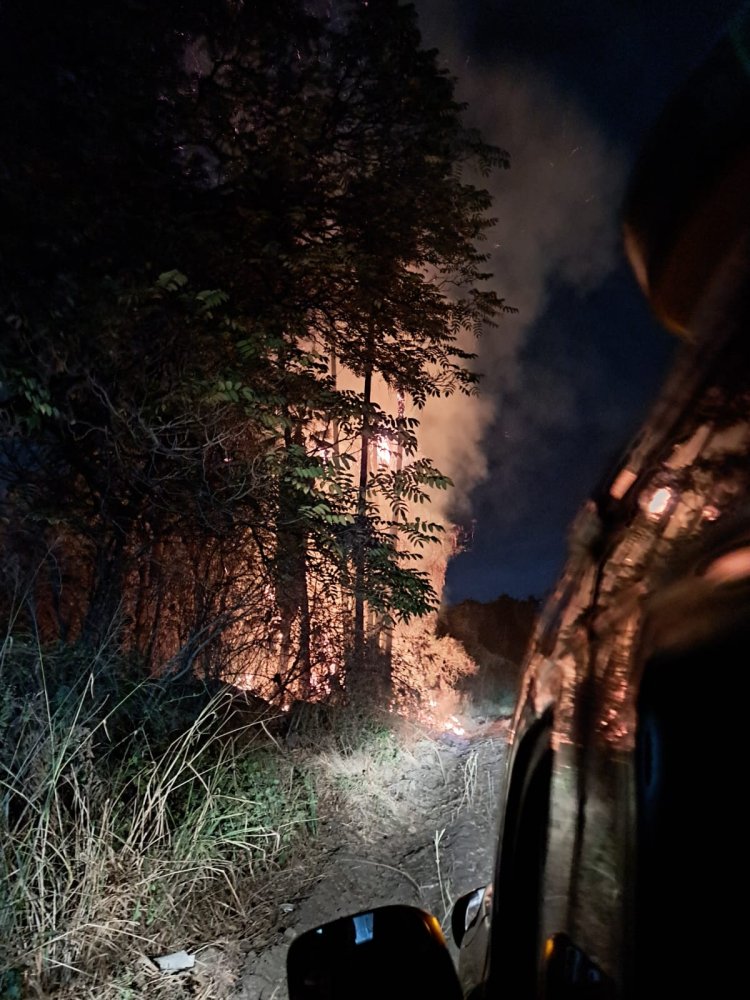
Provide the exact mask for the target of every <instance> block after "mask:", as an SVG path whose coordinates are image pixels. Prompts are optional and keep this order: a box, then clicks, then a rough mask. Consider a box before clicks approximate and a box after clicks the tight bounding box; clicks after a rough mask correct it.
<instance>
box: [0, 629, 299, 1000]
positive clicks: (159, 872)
mask: <svg viewBox="0 0 750 1000" xmlns="http://www.w3.org/2000/svg"><path fill="white" fill-rule="evenodd" d="M27 652H28V650H27ZM31 666H32V667H33V670H34V672H35V673H36V674H37V677H38V679H39V680H40V682H41V684H40V688H39V692H38V694H36V695H32V694H29V692H28V684H27V691H26V692H25V693H24V692H23V690H22V683H21V682H22V680H23V678H22V677H21V676H20V675H19V673H18V670H19V668H22V669H24V670H26V669H28V667H29V658H28V656H25V657H22V658H20V659H19V658H18V657H16V658H14V657H13V656H12V655H10V653H9V649H8V647H7V646H6V647H5V655H4V656H3V657H1V658H0V690H2V691H4V702H3V704H2V709H1V710H0V727H1V729H0V737H4V740H3V743H2V746H3V750H2V754H1V755H0V804H1V805H2V812H0V834H2V849H1V850H0V882H2V885H3V898H2V905H1V906H0V996H2V997H3V1000H15V998H16V997H17V998H19V1000H20V997H25V996H43V995H46V994H47V993H50V992H55V995H56V996H58V997H60V998H63V997H69V998H71V1000H73V998H74V997H75V998H76V1000H81V998H86V997H91V998H94V997H96V998H97V1000H125V998H127V997H131V996H132V997H135V996H142V995H148V996H155V997H160V996H164V997H172V996H176V995H178V994H177V993H175V990H176V989H177V988H178V983H177V979H178V978H179V977H167V976H161V975H160V974H158V972H157V971H156V970H155V968H154V966H153V964H152V963H151V961H150V960H149V959H148V958H147V957H146V956H149V955H151V956H153V955H156V954H163V953H165V952H171V951H175V950H180V949H183V948H184V949H185V950H187V951H189V952H192V951H195V950H197V949H198V948H199V947H200V946H201V945H205V943H206V942H207V941H211V940H212V938H213V939H216V938H217V937H220V936H221V935H222V934H223V933H224V931H225V928H227V926H229V925H235V926H236V928H237V931H238V933H237V937H238V938H239V937H240V936H241V934H240V932H239V930H240V927H241V925H242V924H243V923H244V922H246V920H247V911H248V897H249V896H250V895H251V894H250V892H249V891H248V890H249V887H250V886H252V884H253V883H254V882H255V881H256V880H258V879H259V877H261V876H263V875H265V874H267V873H269V872H272V871H274V870H276V869H277V868H278V867H279V866H280V865H282V864H283V863H284V861H285V860H287V858H288V856H289V852H290V851H291V850H292V848H293V846H294V844H295V842H296V841H297V840H298V839H299V837H300V836H304V835H305V833H308V832H310V830H311V829H312V828H313V827H314V824H315V799H314V793H313V788H312V783H311V781H310V780H309V778H307V777H306V776H305V774H304V773H303V772H302V771H300V770H299V768H298V767H297V766H296V765H295V764H294V763H293V762H292V761H291V760H290V759H289V758H288V756H286V755H283V754H280V753H279V751H278V749H277V748H276V747H274V746H268V745H267V741H266V745H261V742H260V740H258V741H257V745H256V744H255V743H254V741H253V739H252V735H253V734H250V736H249V737H248V738H246V739H245V740H244V741H243V746H242V749H241V750H238V749H237V747H236V744H235V743H234V742H233V741H229V742H225V741H223V740H219V739H217V738H216V736H215V735H214V734H215V731H216V719H217V716H218V715H219V711H218V710H219V708H220V706H219V705H217V703H216V702H211V703H209V704H208V705H207V706H206V707H205V708H204V709H203V711H202V712H200V714H199V715H198V717H197V718H196V719H194V721H193V722H192V723H191V724H190V725H189V726H187V728H185V729H184V731H183V732H182V733H180V734H179V735H178V736H177V737H176V738H174V739H173V740H172V741H171V742H169V743H167V744H166V745H165V746H164V747H163V748H155V747H153V746H152V745H151V744H150V743H149V742H148V741H147V739H146V738H145V737H144V736H143V734H140V735H139V733H138V732H136V733H130V734H129V736H128V740H127V743H126V745H125V747H124V748H123V747H122V746H119V749H118V747H117V745H116V744H115V746H114V748H113V744H112V739H114V731H115V728H116V724H117V712H116V711H115V708H114V707H112V708H108V707H107V706H106V705H104V706H103V704H102V702H101V701H100V700H98V696H97V684H96V678H95V676H94V672H93V668H92V670H91V672H90V673H88V674H86V673H83V674H82V675H81V676H82V680H80V681H79V682H78V683H77V684H75V685H74V686H73V687H72V688H69V689H67V690H62V691H61V689H60V687H59V685H58V686H57V687H55V686H53V683H52V674H53V673H54V666H55V665H54V664H50V663H48V662H46V660H45V657H44V656H43V655H42V652H41V651H38V655H36V658H35V660H34V661H33V662H32V664H31ZM96 669H97V670H99V669H102V663H101V662H100V663H98V664H97V668H96ZM58 673H59V672H58ZM105 701H106V699H105ZM110 729H111V730H112V734H110ZM259 731H260V732H261V733H262V729H260V727H259ZM110 735H111V736H112V739H110V738H109V737H110ZM115 750H117V752H114V751H115ZM123 751H124V752H123ZM227 974H228V973H227V971H226V969H225V968H222V966H221V963H218V965H217V963H216V962H214V963H213V965H212V966H211V967H210V969H208V970H207V969H206V968H201V967H198V969H197V971H196V972H195V974H191V980H192V985H191V987H190V989H191V994H190V995H191V996H202V995H205V996H209V995H210V996H213V997H218V996H220V995H223V994H222V992H221V990H222V989H223V987H221V988H220V983H219V981H218V980H220V979H222V977H223V978H224V979H226V976H227ZM217 977H218V978H217ZM201 983H202V984H203V985H201ZM206 990H208V992H206ZM211 991H213V992H211Z"/></svg>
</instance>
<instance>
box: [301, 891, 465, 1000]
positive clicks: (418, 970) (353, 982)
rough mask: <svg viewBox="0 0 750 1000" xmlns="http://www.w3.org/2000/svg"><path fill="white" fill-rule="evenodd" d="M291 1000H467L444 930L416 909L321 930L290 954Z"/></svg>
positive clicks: (346, 920)
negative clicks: (463, 999)
mask: <svg viewBox="0 0 750 1000" xmlns="http://www.w3.org/2000/svg"><path fill="white" fill-rule="evenodd" d="M287 984H288V987H289V1000H351V998H352V997H357V1000H375V998H377V1000H382V998H383V997H388V1000H418V998H420V997H426V996H428V997H430V1000H461V997H462V991H461V987H460V986H459V982H458V976H457V975H456V970H455V968H454V966H453V961H452V960H451V957H450V954H449V953H448V948H447V946H446V943H445V938H444V937H443V932H442V931H441V929H440V924H439V923H438V921H437V920H436V919H435V917H433V916H432V915H431V914H429V913H426V912H425V911H424V910H419V909H417V908H416V907H413V906H381V907H378V908H377V909H374V910H367V911H365V912H363V913H357V914H354V915H353V916H350V917H342V918H341V919H339V920H334V921H332V922H331V923H328V924H323V925H322V926H320V927H315V928H313V929H312V930H310V931H306V932H305V933H304V934H301V935H300V936H299V937H298V938H296V939H295V940H294V941H293V942H292V944H291V945H290V947H289V952H288V954H287Z"/></svg>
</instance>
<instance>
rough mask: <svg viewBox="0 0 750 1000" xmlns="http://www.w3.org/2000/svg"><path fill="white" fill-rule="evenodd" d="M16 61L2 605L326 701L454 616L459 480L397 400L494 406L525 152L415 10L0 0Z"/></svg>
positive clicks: (344, 2)
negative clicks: (442, 496)
mask: <svg viewBox="0 0 750 1000" xmlns="http://www.w3.org/2000/svg"><path fill="white" fill-rule="evenodd" d="M0 74H1V79H0V94H1V96H0V102H1V104H0V117H1V119H2V122H1V128H2V133H1V134H2V136H3V143H2V148H1V149H0V178H1V179H2V187H1V190H0V197H1V198H2V206H1V211H2V217H3V226H2V230H0V322H1V323H2V327H3V329H2V336H1V338H0V417H1V419H2V423H1V425H0V426H1V438H0V535H1V538H0V541H1V543H2V549H3V566H4V579H3V581H2V583H3V597H2V601H3V605H4V607H5V610H6V611H7V613H8V614H9V615H19V616H21V617H22V618H23V620H24V623H25V624H33V626H34V627H35V628H36V629H37V631H38V632H39V633H40V634H41V635H42V637H43V638H45V639H63V640H69V639H76V640H81V641H83V642H84V643H90V644H94V645H96V644H100V643H101V642H102V641H103V640H105V639H107V638H108V637H110V638H111V637H113V636H114V637H116V638H117V640H118V642H119V643H121V644H123V645H124V646H125V647H128V648H130V649H131V650H132V651H135V652H136V653H137V654H138V655H139V656H140V657H141V658H142V659H143V661H144V662H145V663H146V664H147V665H150V666H152V667H153V666H156V665H162V664H164V663H167V664H168V665H169V667H170V668H171V669H172V670H173V671H179V670H185V671H192V670H196V669H200V671H202V672H203V673H204V674H214V675H222V676H225V677H226V676H228V675H230V674H231V673H232V671H234V673H235V674H236V675H237V676H239V675H240V674H242V675H243V676H244V679H245V680H248V681H250V682H251V683H252V684H255V686H256V687H258V689H259V690H262V691H263V692H264V693H265V694H270V693H272V692H273V691H274V690H277V689H278V690H285V689H291V690H294V691H295V693H297V694H300V693H301V694H303V695H310V694H315V695H321V694H326V693H330V691H331V689H332V688H335V687H336V685H337V684H340V677H341V675H342V673H343V671H344V668H345V667H346V666H347V665H348V666H349V667H350V668H351V665H352V664H353V663H363V662H365V659H366V657H365V652H366V647H367V635H366V628H365V624H366V623H365V607H366V606H367V607H369V608H370V609H372V612H373V615H375V619H373V620H377V622H378V623H379V626H378V627H382V625H383V623H385V625H386V626H387V624H388V622H389V621H391V620H392V619H394V618H402V619H408V618H410V617H412V616H414V615H420V614H423V613H424V612H425V611H426V610H428V609H429V608H430V607H431V606H433V603H434V598H435V595H434V593H433V592H432V589H431V587H430V583H429V580H428V578H427V575H426V574H425V573H423V572H421V571H420V569H419V562H418V550H419V547H420V545H422V544H424V543H425V542H427V541H429V540H430V539H431V538H433V537H434V536H435V534H436V532H437V531H438V530H439V528H438V525H435V524H432V523H431V522H430V520H429V518H424V517H416V516H415V515H414V506H415V505H418V504H420V503H423V502H425V501H426V500H427V499H428V498H429V491H430V490H431V489H435V488H438V489H439V488H445V487H447V486H448V485H449V483H448V481H447V480H446V478H445V477H444V476H442V475H441V474H440V472H439V471H438V470H437V469H435V468H434V467H433V465H432V463H431V462H430V460H429V459H428V458H427V457H425V456H422V455H420V454H419V451H418V441H417V431H418V421H417V420H416V419H415V418H413V417H407V416H404V415H402V414H396V415H394V414H389V413H386V412H384V411H383V410H382V409H381V408H380V407H379V406H378V405H377V404H376V403H375V402H374V399H373V392H372V387H373V382H374V380H381V381H382V382H384V383H385V384H386V385H388V386H389V387H390V388H391V389H393V390H394V392H396V393H398V394H400V395H401V396H403V397H404V398H405V399H406V400H407V401H408V402H409V406H410V408H412V409H419V407H421V406H422V405H423V404H424V402H425V400H426V399H427V398H428V397H429V396H436V395H437V396H439V395H446V394H450V393H453V392H457V391H458V392H472V391H474V389H475V383H476V375H475V374H474V372H473V371H472V369H471V367H470V365H469V362H470V360H471V354H469V353H467V352H466V351H465V350H463V349H462V348H461V346H460V337H461V336H462V334H463V333H464V332H465V331H467V330H468V331H471V332H473V333H479V332H480V330H481V329H482V328H484V327H486V326H491V325H493V323H494V320H495V318H496V317H497V316H498V314H499V313H500V312H502V311H503V309H505V308H506V307H505V306H504V304H503V302H502V300H499V299H498V298H497V297H496V296H495V295H494V293H492V292H491V291H489V290H487V289H486V287H485V280H486V278H487V277H488V276H487V275H486V274H485V273H484V270H483V268H484V257H483V255H482V254H481V252H480V250H479V249H478V242H479V241H480V239H481V237H482V234H483V233H484V231H485V229H486V228H487V226H488V225H489V224H490V223H489V219H488V217H487V211H488V209H489V207H490V201H489V196H488V194H487V193H486V192H485V191H483V190H482V189H480V188H477V187H475V186H474V185H472V184H470V183H468V181H467V180H466V179H465V178H466V177H468V176H469V174H472V176H473V175H476V173H477V171H479V172H480V173H485V174H486V173H487V172H488V171H490V170H492V169H494V168H496V167H501V166H506V165H507V157H506V155H505V154H504V153H503V152H502V151H501V150H498V149H495V148H493V147H490V146H488V145H486V144H485V143H484V142H483V141H482V139H481V137H480V136H479V135H477V134H476V133H475V132H473V131H472V130H470V129H468V128H467V127H466V126H465V125H464V124H463V121H462V108H461V107H460V106H459V105H458V104H457V103H456V101H455V99H454V95H453V83H452V81H451V79H450V77H449V76H447V75H446V73H445V72H444V71H443V70H441V69H440V68H439V65H438V61H437V58H436V53H434V52H430V51H426V50H424V49H423V48H422V47H421V43H420V37H419V32H418V29H417V24H416V16H415V12H414V10H413V8H412V7H411V6H409V5H404V4H401V3H399V2H398V0H370V2H369V3H367V4H362V3H358V2H355V0H341V2H339V3H331V4H320V3H312V2H308V3H305V2H303V0H257V2H253V3H242V2H238V0H212V2H211V0H204V2H199V0H180V2H178V0H164V2H161V3H158V4H144V3H140V2H136V0H121V2H119V3H118V4H116V5H102V4H100V3H95V2H94V0H66V2H65V3H62V4H61V3H51V2H49V0H30V2H28V3H26V4H3V5H2V7H1V8H0ZM345 373H348V376H349V377H354V378H356V379H357V380H359V384H361V387H362V388H361V390H360V391H356V392H355V391H352V390H349V389H345V388H342V382H341V375H342V374H345ZM378 439H387V440H389V441H390V442H391V446H392V448H393V450H394V452H397V453H398V455H399V461H398V463H395V464H394V467H393V468H385V469H384V468H379V469H378V468H377V467H375V468H373V463H372V461H371V452H372V448H373V443H374V442H376V441H377V440H378ZM316 678H317V680H316ZM316 685H317V688H316Z"/></svg>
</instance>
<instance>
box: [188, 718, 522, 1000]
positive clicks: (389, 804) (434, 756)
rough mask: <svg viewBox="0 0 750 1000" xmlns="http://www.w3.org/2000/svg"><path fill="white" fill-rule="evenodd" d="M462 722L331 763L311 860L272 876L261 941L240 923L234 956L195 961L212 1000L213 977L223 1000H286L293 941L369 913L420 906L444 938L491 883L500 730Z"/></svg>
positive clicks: (218, 953) (502, 741)
mask: <svg viewBox="0 0 750 1000" xmlns="http://www.w3.org/2000/svg"><path fill="white" fill-rule="evenodd" d="M460 722H461V724H462V726H463V727H464V733H463V735H460V736H458V735H456V734H454V733H451V732H444V733H440V734H436V733H434V732H432V733H430V732H428V731H424V730H422V731H419V732H414V733H413V734H412V736H411V739H409V740H408V741H407V742H406V743H405V744H404V743H399V746H398V749H397V750H396V751H392V752H391V753H390V755H385V756H382V757H381V759H379V760H376V761H373V759H372V756H371V755H370V757H365V756H358V755H356V754H355V755H354V756H353V757H352V758H349V759H347V761H346V764H345V765H343V764H342V761H341V758H339V760H338V763H337V765H336V767H337V768H338V772H339V773H338V775H334V778H336V777H338V779H339V780H338V786H339V788H340V795H338V796H336V798H335V800H333V801H331V802H329V803H327V804H326V803H325V802H324V803H322V804H321V816H320V830H319V836H318V838H317V841H316V843H315V847H314V855H313V856H311V857H310V858H309V859H308V861H307V862H302V863H300V864H298V865H294V866H292V868H291V869H290V870H289V871H287V872H285V873H284V875H283V877H280V879H279V886H278V893H277V895H276V896H275V899H274V900H273V901H272V902H271V904H270V913H269V912H268V906H267V909H266V915H267V918H266V919H265V920H264V921H263V925H264V926H263V928H262V930H261V931H260V933H254V932H253V927H252V925H250V926H248V936H247V940H246V941H245V942H243V946H244V947H242V948H237V949H230V950H226V949H223V950H219V949H212V950H211V952H212V954H206V955H204V958H203V961H204V962H205V963H206V965H207V966H209V967H210V965H211V964H212V963H211V958H212V956H213V969H212V970H211V978H212V979H213V980H214V983H215V985H216V988H217V991H216V992H214V993H213V994H212V995H213V996H219V995H222V994H220V993H219V991H218V989H219V986H220V984H219V982H218V981H217V973H219V972H220V969H222V968H223V972H224V982H225V983H226V985H227V987H228V986H229V983H230V982H231V981H232V980H233V984H232V987H231V989H229V990H228V992H227V993H226V994H223V995H226V996H227V997H230V998H231V1000H286V997H287V991H286V953H287V949H288V947H289V944H290V942H291V941H292V940H293V939H294V937H296V936H297V934H299V933H301V932H303V931H305V930H308V929H310V928H311V927H315V926H316V925H318V924H320V923H324V922H326V921H329V920H333V919H335V918H336V917H339V916H344V915H345V914H349V913H356V912H357V911H358V910H362V909H367V908H369V907H373V906H378V905H384V904H387V903H407V904H412V905H416V906H420V907H422V908H424V909H426V910H429V911H430V912H432V913H434V914H435V916H437V917H438V919H439V920H440V921H441V922H442V924H443V927H444V929H445V930H446V934H447V936H448V938H449V934H448V932H447V930H448V925H449V918H450V909H451V906H452V904H453V902H455V900H456V899H457V898H458V897H459V896H461V895H463V894H464V893H466V892H469V891H471V890H472V889H475V888H477V887H478V886H481V885H484V884H486V883H487V882H489V881H490V880H491V877H492V867H493V863H494V854H495V845H496V840H497V832H498V825H499V820H500V816H499V814H498V788H499V784H500V780H501V776H502V772H503V767H504V761H505V756H506V752H507V732H508V726H509V721H508V720H507V719H500V720H497V719H487V718H482V717H478V718H477V717H476V716H474V717H470V718H462V719H461V720H460ZM330 763H331V762H329V765H330ZM449 945H451V947H452V944H451V943H450V940H449ZM232 952H233V954H232ZM199 958H200V956H199ZM217 959H220V961H219V963H218V964H219V967H217V964H216V963H217ZM206 971H207V972H208V971H209V970H208V968H206ZM219 978H220V977H219Z"/></svg>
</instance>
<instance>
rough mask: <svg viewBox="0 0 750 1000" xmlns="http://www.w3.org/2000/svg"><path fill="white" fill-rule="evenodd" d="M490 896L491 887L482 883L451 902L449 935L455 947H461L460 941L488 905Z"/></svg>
mask: <svg viewBox="0 0 750 1000" xmlns="http://www.w3.org/2000/svg"><path fill="white" fill-rule="evenodd" d="M491 898H492V890H491V887H488V886H485V885H482V886H480V887H479V888H478V889H474V890H473V891H472V892H467V893H466V895H465V896H461V897H460V898H459V899H457V900H456V902H455V903H454V904H453V909H452V910H451V935H452V936H453V941H454V944H455V945H456V947H457V948H460V947H461V942H462V941H463V939H464V937H465V936H466V932H467V931H468V930H469V928H471V927H472V926H473V925H474V924H475V923H476V921H477V919H478V918H479V917H480V915H481V914H483V913H484V911H485V910H486V909H487V907H488V906H489V901H490V899H491Z"/></svg>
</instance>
